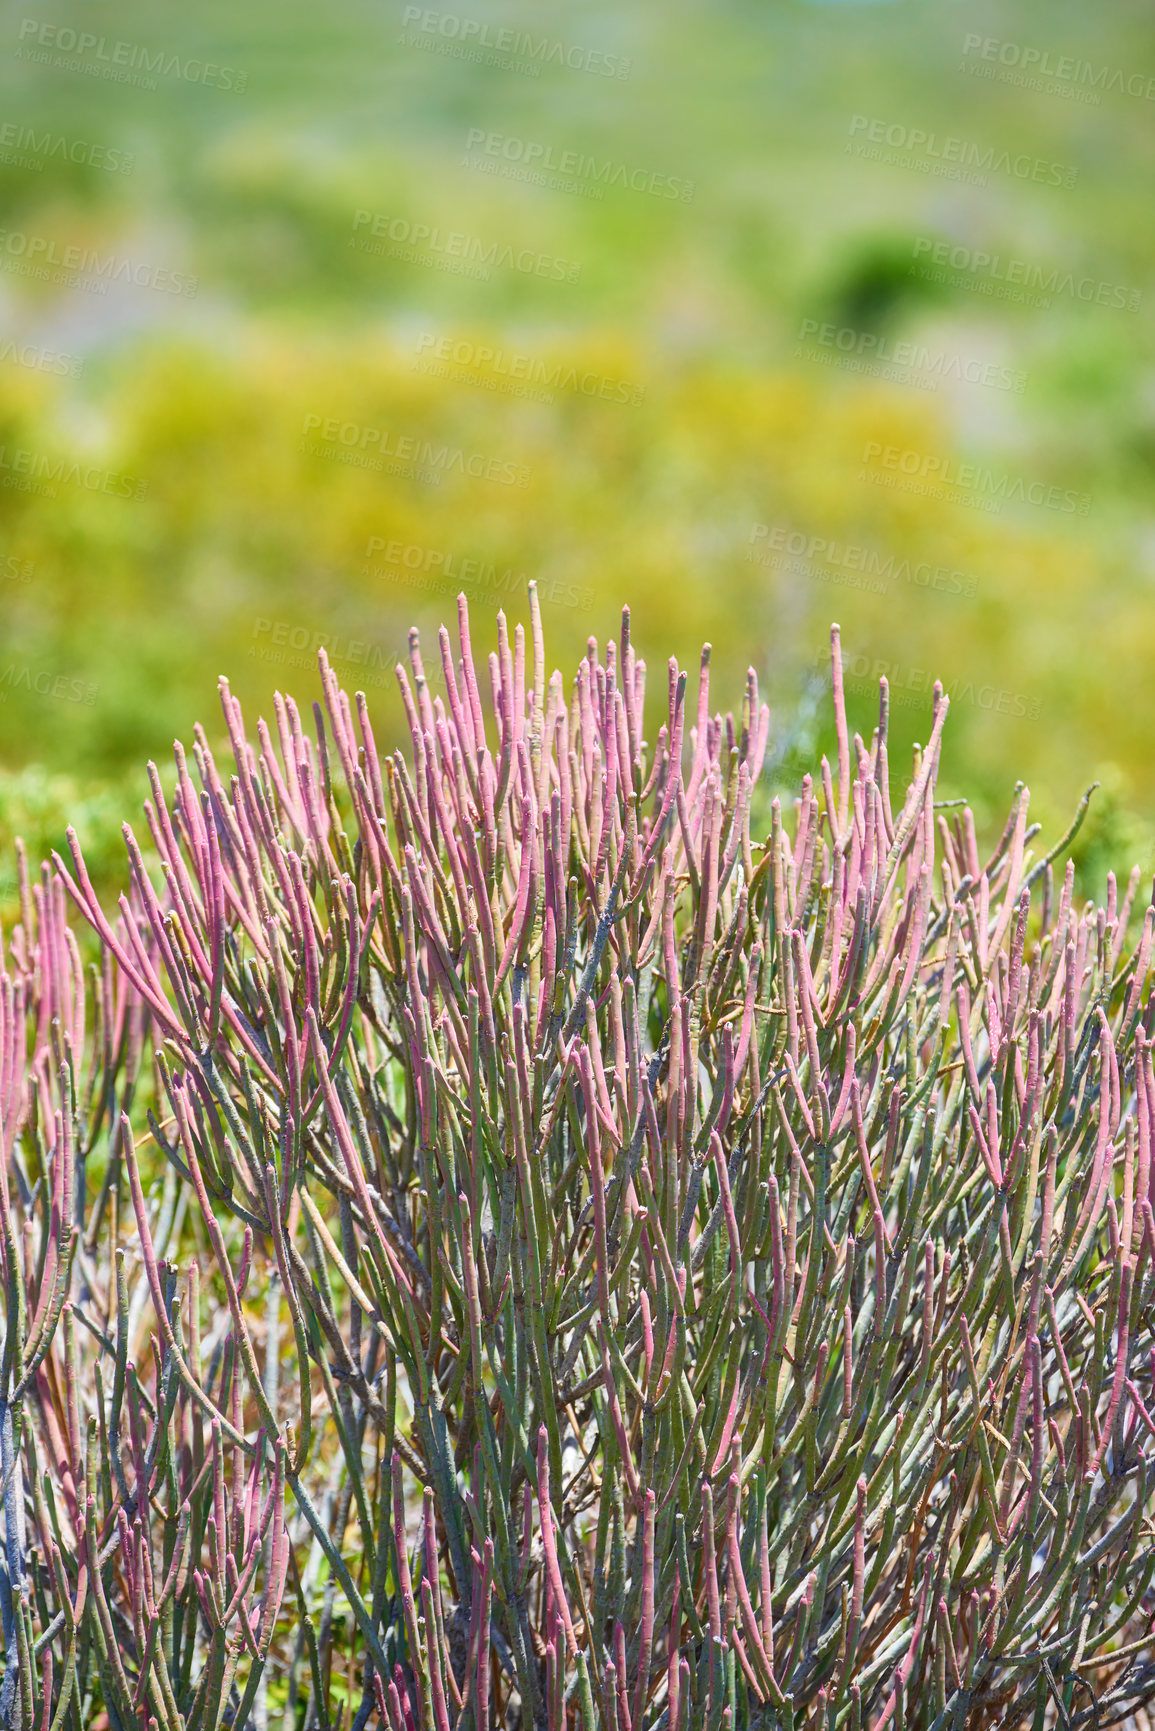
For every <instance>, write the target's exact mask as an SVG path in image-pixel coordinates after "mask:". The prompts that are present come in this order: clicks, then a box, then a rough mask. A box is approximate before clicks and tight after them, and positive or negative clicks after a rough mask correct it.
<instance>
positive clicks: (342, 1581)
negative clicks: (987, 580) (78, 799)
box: [0, 592, 1155, 1731]
mask: <svg viewBox="0 0 1155 1731" xmlns="http://www.w3.org/2000/svg"><path fill="white" fill-rule="evenodd" d="M530 613H531V620H530V629H529V632H528V636H527V635H526V634H525V633H524V632H523V630H522V628H521V627H520V626H519V627H518V628H517V629H516V630H515V631H514V633H513V635H512V638H511V637H510V636H509V634H508V632H507V628H506V623H505V620H504V617H503V616H502V617H500V618H499V622H498V625H499V646H498V649H497V651H496V652H495V653H494V654H493V655H492V656H491V657H490V659H489V666H488V670H487V671H485V670H483V671H482V672H481V673H479V671H478V669H477V667H476V666H475V662H474V658H473V655H472V652H471V648H470V640H469V625H468V614H467V610H466V607H465V605H464V602H462V603H461V605H460V611H459V617H458V622H457V632H456V642H454V641H453V639H452V638H451V636H450V633H449V632H448V631H447V630H444V629H443V630H442V632H441V634H440V641H439V652H440V653H439V659H440V663H441V668H442V671H443V675H444V684H445V693H446V695H445V697H444V699H442V698H441V697H434V695H433V694H432V692H431V690H430V682H429V681H428V680H427V679H426V676H425V672H424V668H423V663H422V657H421V650H420V645H419V642H418V639H417V634H416V633H413V634H412V635H411V640H410V656H409V659H410V666H409V668H408V669H404V668H399V669H398V677H399V679H400V682H401V688H402V693H403V696H404V700H405V711H406V714H407V717H408V723H409V730H410V735H411V738H410V742H409V748H408V750H407V751H404V752H403V751H396V752H394V753H393V754H392V755H386V754H384V753H383V752H381V751H380V750H379V749H378V746H377V744H376V742H375V739H374V735H373V729H372V725H371V721H370V716H369V713H368V708H367V705H366V702H365V700H364V698H363V697H362V696H361V695H358V696H357V697H356V698H355V699H350V697H349V696H348V695H347V694H346V693H345V692H343V691H342V690H341V689H340V688H339V685H338V682H337V680H336V678H335V676H334V674H333V672H332V670H331V668H330V667H329V665H328V663H327V661H326V658H325V655H324V652H322V654H321V657H320V673H321V700H320V702H319V703H317V704H316V705H314V711H313V718H312V726H311V727H310V726H307V725H306V722H305V719H304V718H303V717H302V716H301V715H300V713H299V711H298V709H297V707H296V706H295V705H294V703H293V702H292V701H291V700H289V699H284V700H280V699H278V701H277V704H276V713H275V718H274V723H273V726H272V727H271V728H270V727H269V726H267V725H266V723H265V722H264V721H258V723H257V726H256V730H255V735H250V734H249V733H248V732H247V731H246V727H245V723H244V719H243V717H242V714H241V710H240V706H239V705H238V703H237V702H236V701H235V700H234V698H233V697H232V695H231V693H230V691H229V688H228V685H227V683H225V682H222V701H223V707H224V721H225V729H226V732H227V736H228V739H229V741H230V745H231V757H232V761H231V763H225V761H224V759H223V758H221V760H220V761H218V757H217V755H215V754H214V752H213V751H212V750H211V749H210V744H209V740H208V736H207V735H206V734H205V733H204V732H203V731H202V730H200V729H198V730H197V734H196V741H195V746H194V749H193V751H192V753H191V757H186V754H185V753H184V752H183V750H182V749H181V748H180V747H179V746H178V747H177V749H176V768H177V780H176V791H175V794H174V795H173V796H172V797H171V798H169V797H167V796H166V793H165V790H164V787H163V786H162V782H161V778H160V777H159V775H158V774H157V772H156V770H155V768H151V767H150V776H151V787H152V796H151V798H150V800H149V801H148V802H147V805H146V821H147V836H146V835H144V832H143V831H142V834H141V837H138V836H137V835H136V834H135V833H134V832H133V830H132V829H131V828H130V827H129V826H127V825H126V826H125V839H126V847H127V869H126V877H125V891H124V894H123V895H122V896H121V898H120V901H119V906H118V907H117V908H116V909H115V910H113V909H110V908H104V907H102V906H101V904H100V902H99V900H98V898H97V896H96V894H95V892H94V891H93V889H92V886H91V883H90V881H89V876H88V873H87V871H86V869H85V864H84V858H83V853H82V849H81V846H80V843H79V841H78V840H77V838H76V837H75V835H74V834H73V833H72V832H70V833H69V857H68V858H67V859H65V858H63V857H60V856H54V859H53V862H52V863H51V864H49V865H45V866H44V867H43V868H42V870H41V872H40V875H39V881H37V882H35V883H33V882H30V879H29V874H28V872H27V870H26V869H25V868H24V866H23V862H21V918H20V921H19V923H18V925H17V926H16V927H15V929H14V931H13V932H12V934H11V936H10V938H9V939H8V940H7V941H6V942H5V944H4V948H3V974H2V977H0V1124H2V1134H3V1138H4V1143H3V1161H2V1162H0V1212H2V1220H0V1228H2V1230H0V1251H2V1272H3V1276H4V1281H5V1291H6V1295H7V1296H6V1322H5V1329H6V1332H5V1337H4V1348H3V1360H2V1365H0V1464H2V1467H3V1474H2V1495H3V1514H4V1532H3V1547H2V1550H0V1613H2V1619H3V1637H4V1647H5V1664H4V1672H3V1682H2V1685H0V1724H3V1725H5V1726H12V1727H15V1726H19V1727H22V1728H30V1727H34V1726H35V1727H43V1728H45V1731H49V1728H51V1731H57V1728H59V1727H64V1726H68V1727H73V1728H75V1727H89V1726H92V1727H101V1728H104V1727H108V1728H109V1731H128V1728H130V1727H136V1726H142V1727H144V1726H147V1727H150V1728H151V1727H154V1726H155V1727H157V1728H158V1731H210V1728H215V1727H218V1726H233V1727H245V1728H248V1727H254V1728H256V1731H267V1727H269V1726H277V1727H285V1728H286V1731H288V1728H290V1727H294V1728H295V1727H299V1726H310V1727H312V1726H318V1727H325V1728H334V1731H335V1728H336V1727H340V1728H341V1731H350V1727H353V1726H355V1727H357V1728H358V1731H363V1728H364V1727H366V1726H370V1725H372V1726H381V1727H385V1728H388V1731H451V1728H458V1731H490V1728H491V1727H498V1726H502V1727H507V1726H508V1727H512V1726H522V1727H532V1728H533V1731H595V1728H598V1731H697V1728H699V1727H702V1728H705V1727H708V1728H710V1731H718V1728H721V1727H726V1728H727V1731H740V1728H746V1731H754V1728H755V1727H765V1728H767V1731H768V1728H770V1727H782V1728H786V1727H801V1726H803V1725H805V1726H821V1727H830V1728H833V1727H841V1726H846V1727H863V1728H866V1727H870V1728H873V1731H883V1728H884V1727H888V1726H893V1727H895V1731H901V1728H902V1727H904V1726H906V1727H912V1728H913V1727H919V1728H927V1727H934V1728H935V1731H941V1728H945V1727H952V1728H955V1731H958V1728H961V1727H968V1728H969V1727H988V1726H989V1727H993V1726H995V1725H1000V1726H1011V1725H1016V1724H1022V1725H1027V1724H1031V1725H1034V1726H1041V1725H1043V1724H1053V1723H1062V1724H1064V1725H1078V1726H1089V1725H1093V1724H1094V1725H1098V1726H1102V1727H1105V1726H1107V1725H1110V1724H1116V1723H1121V1722H1123V1721H1124V1720H1126V1718H1127V1716H1128V1715H1129V1714H1131V1713H1132V1712H1134V1711H1135V1710H1136V1709H1137V1708H1139V1707H1140V1706H1141V1704H1142V1703H1143V1702H1144V1701H1147V1700H1150V1699H1152V1698H1155V1637H1153V1634H1152V1630H1153V1622H1155V1594H1153V1592H1152V1582H1153V1578H1155V1526H1153V1521H1152V1499H1151V1493H1152V1490H1153V1489H1155V1393H1153V1386H1152V1378H1153V1369H1155V1326H1153V1306H1152V1296H1153V1290H1155V1217H1153V1214H1152V1202H1153V1193H1152V1185H1153V1162H1152V1147H1153V1137H1155V1071H1153V1066H1152V1054H1153V1049H1155V998H1153V997H1152V992H1151V983H1150V977H1151V962H1152V946H1153V940H1155V909H1152V908H1150V907H1148V908H1145V909H1143V908H1140V907H1139V906H1138V905H1137V892H1138V887H1139V872H1138V868H1136V871H1135V872H1134V873H1133V874H1132V878H1131V881H1130V884H1129V885H1128V886H1127V889H1126V892H1125V894H1124V895H1123V896H1122V898H1121V899H1120V898H1119V896H1118V894H1117V891H1116V887H1115V884H1114V880H1111V884H1110V888H1109V892H1108V896H1107V903H1106V906H1104V907H1095V906H1090V907H1086V908H1079V907H1078V906H1076V905H1075V901H1074V897H1073V874H1072V871H1071V869H1069V868H1067V869H1065V870H1064V865H1063V862H1062V859H1061V855H1062V848H1063V846H1064V845H1065V843H1066V841H1067V840H1068V839H1069V837H1065V838H1064V840H1063V843H1061V844H1060V846H1059V847H1058V848H1055V849H1053V850H1051V851H1050V853H1049V854H1047V855H1045V856H1044V857H1042V858H1036V857H1035V855H1034V853H1033V852H1032V848H1031V844H1032V842H1033V841H1034V840H1035V836H1036V833H1037V832H1036V829H1035V828H1033V827H1029V826H1028V793H1027V790H1026V788H1025V787H1022V786H1020V787H1019V788H1018V789H1017V790H1016V792H1015V796H1014V803H1013V807H1012V810H1011V813H1010V816H1009V819H1008V822H1007V825H1006V829H1005V831H1004V833H1003V835H1002V838H1001V840H1000V841H999V843H998V845H997V846H996V847H995V849H994V852H993V853H992V854H991V856H990V857H989V858H987V859H985V860H984V859H983V857H982V855H981V854H980V851H979V848H978V845H977V841H976V835H975V827H974V822H973V819H972V816H971V813H970V812H969V810H967V809H966V808H960V807H959V806H958V804H957V802H949V803H947V804H946V805H944V806H943V807H941V808H939V807H936V802H935V790H936V775H937V772H938V766H939V755H940V747H941V741H942V735H943V728H944V724H945V723H946V719H947V709H948V703H947V700H946V698H945V697H944V696H943V694H942V691H941V689H938V690H936V694H935V707H934V720H933V728H932V731H931V734H930V737H929V739H928V741H927V743H926V745H925V747H923V748H922V749H921V750H916V752H915V758H914V764H913V771H912V776H911V780H910V783H909V786H908V787H907V789H906V791H905V794H904V795H903V796H902V797H901V799H900V798H899V797H898V796H897V794H895V793H894V792H893V791H892V785H891V777H890V769H889V765H888V759H887V692H886V686H885V682H883V684H882V686H881V689H880V709H879V720H878V726H877V729H876V730H875V731H874V734H873V737H872V739H871V741H870V742H869V743H867V742H865V741H864V740H863V739H861V738H860V737H857V736H855V737H854V738H851V737H850V735H849V733H848V729H847V724H846V719H845V712H844V707H843V701H842V689H841V667H840V656H839V645H838V636H837V630H835V632H834V633H833V642H832V669H833V675H832V687H833V703H834V717H835V726H836V735H837V752H836V761H835V762H834V763H833V764H831V763H828V762H827V761H826V760H825V759H824V760H823V762H822V764H821V766H820V769H819V771H818V773H817V774H816V776H815V778H814V779H813V780H812V779H811V778H810V777H807V778H806V779H805V780H804V782H803V784H802V789H801V795H800V798H799V799H798V800H797V801H796V802H795V807H794V810H793V812H792V813H791V812H787V813H786V814H783V812H782V810H781V809H780V806H779V803H778V802H777V801H775V802H774V803H773V804H772V806H771V807H770V808H769V814H768V818H767V821H766V823H765V824H764V825H763V826H762V827H763V828H764V829H765V834H764V835H763V836H762V837H761V839H759V838H758V833H757V828H756V827H752V824H753V816H752V814H754V815H756V814H757V813H758V812H759V811H760V810H762V809H764V807H763V805H762V803H761V799H760V792H759V779H760V773H761V770H762V765H763V758H764V753H765V750H766V746H767V736H768V730H769V717H768V712H767V709H766V708H765V706H764V705H762V704H761V703H760V701H759V695H758V687H757V681H756V679H755V677H754V675H753V673H751V674H750V676H749V680H748V684H747V689H746V691H745V694H744V697H743V701H742V705H741V708H740V710H739V711H736V712H733V713H728V714H716V713H714V712H713V711H712V709H711V691H710V683H709V653H708V650H707V651H705V652H704V653H703V656H702V662H701V667H700V670H699V672H698V677H697V689H696V692H694V693H690V692H688V690H687V676H686V675H685V674H684V673H681V672H679V671H678V669H677V668H676V666H675V665H674V664H673V663H671V664H670V666H669V669H668V672H667V673H666V674H665V675H664V676H663V679H662V681H661V682H660V683H661V689H660V691H659V693H658V695H657V698H655V696H654V694H653V693H652V692H651V694H650V699H649V702H650V707H651V710H654V709H656V710H657V712H658V715H659V718H660V723H661V725H660V726H659V728H658V731H657V737H656V741H655V742H654V743H652V744H651V743H647V740H646V737H645V731H644V712H645V702H646V668H645V665H644V663H643V662H642V661H641V660H640V659H639V657H638V655H637V653H636V651H635V647H634V644H633V642H632V639H631V636H630V624H629V615H628V612H627V613H625V614H624V615H623V621H622V630H621V635H620V639H619V641H618V642H617V643H616V644H614V643H610V644H608V645H607V646H606V649H605V652H604V657H603V655H602V654H601V653H600V652H599V648H598V645H597V644H596V643H595V642H594V641H593V640H591V641H590V645H589V650H588V654H587V656H586V658H585V659H584V660H583V661H582V662H581V664H580V666H579V668H578V671H577V675H576V678H575V679H574V680H573V682H572V685H571V686H570V687H569V688H568V689H567V687H566V685H565V684H564V683H563V680H562V677H561V675H560V674H559V673H554V674H553V675H552V677H551V678H549V679H547V676H546V660H545V648H544V643H543V639H542V632H541V626H540V616H539V613H538V610H537V605H536V596H535V595H534V594H533V593H532V592H531V596H530ZM1056 862H1058V863H1057V865H1056ZM78 932H79V934H80V935H79V937H78V935H77V934H78ZM93 940H95V942H93ZM82 945H87V946H91V947H92V949H93V953H94V954H95V955H96V957H97V959H96V960H95V961H94V962H93V963H91V964H90V965H89V966H88V967H87V969H86V967H85V966H84V964H83V955H84V950H83V949H82Z"/></svg>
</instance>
